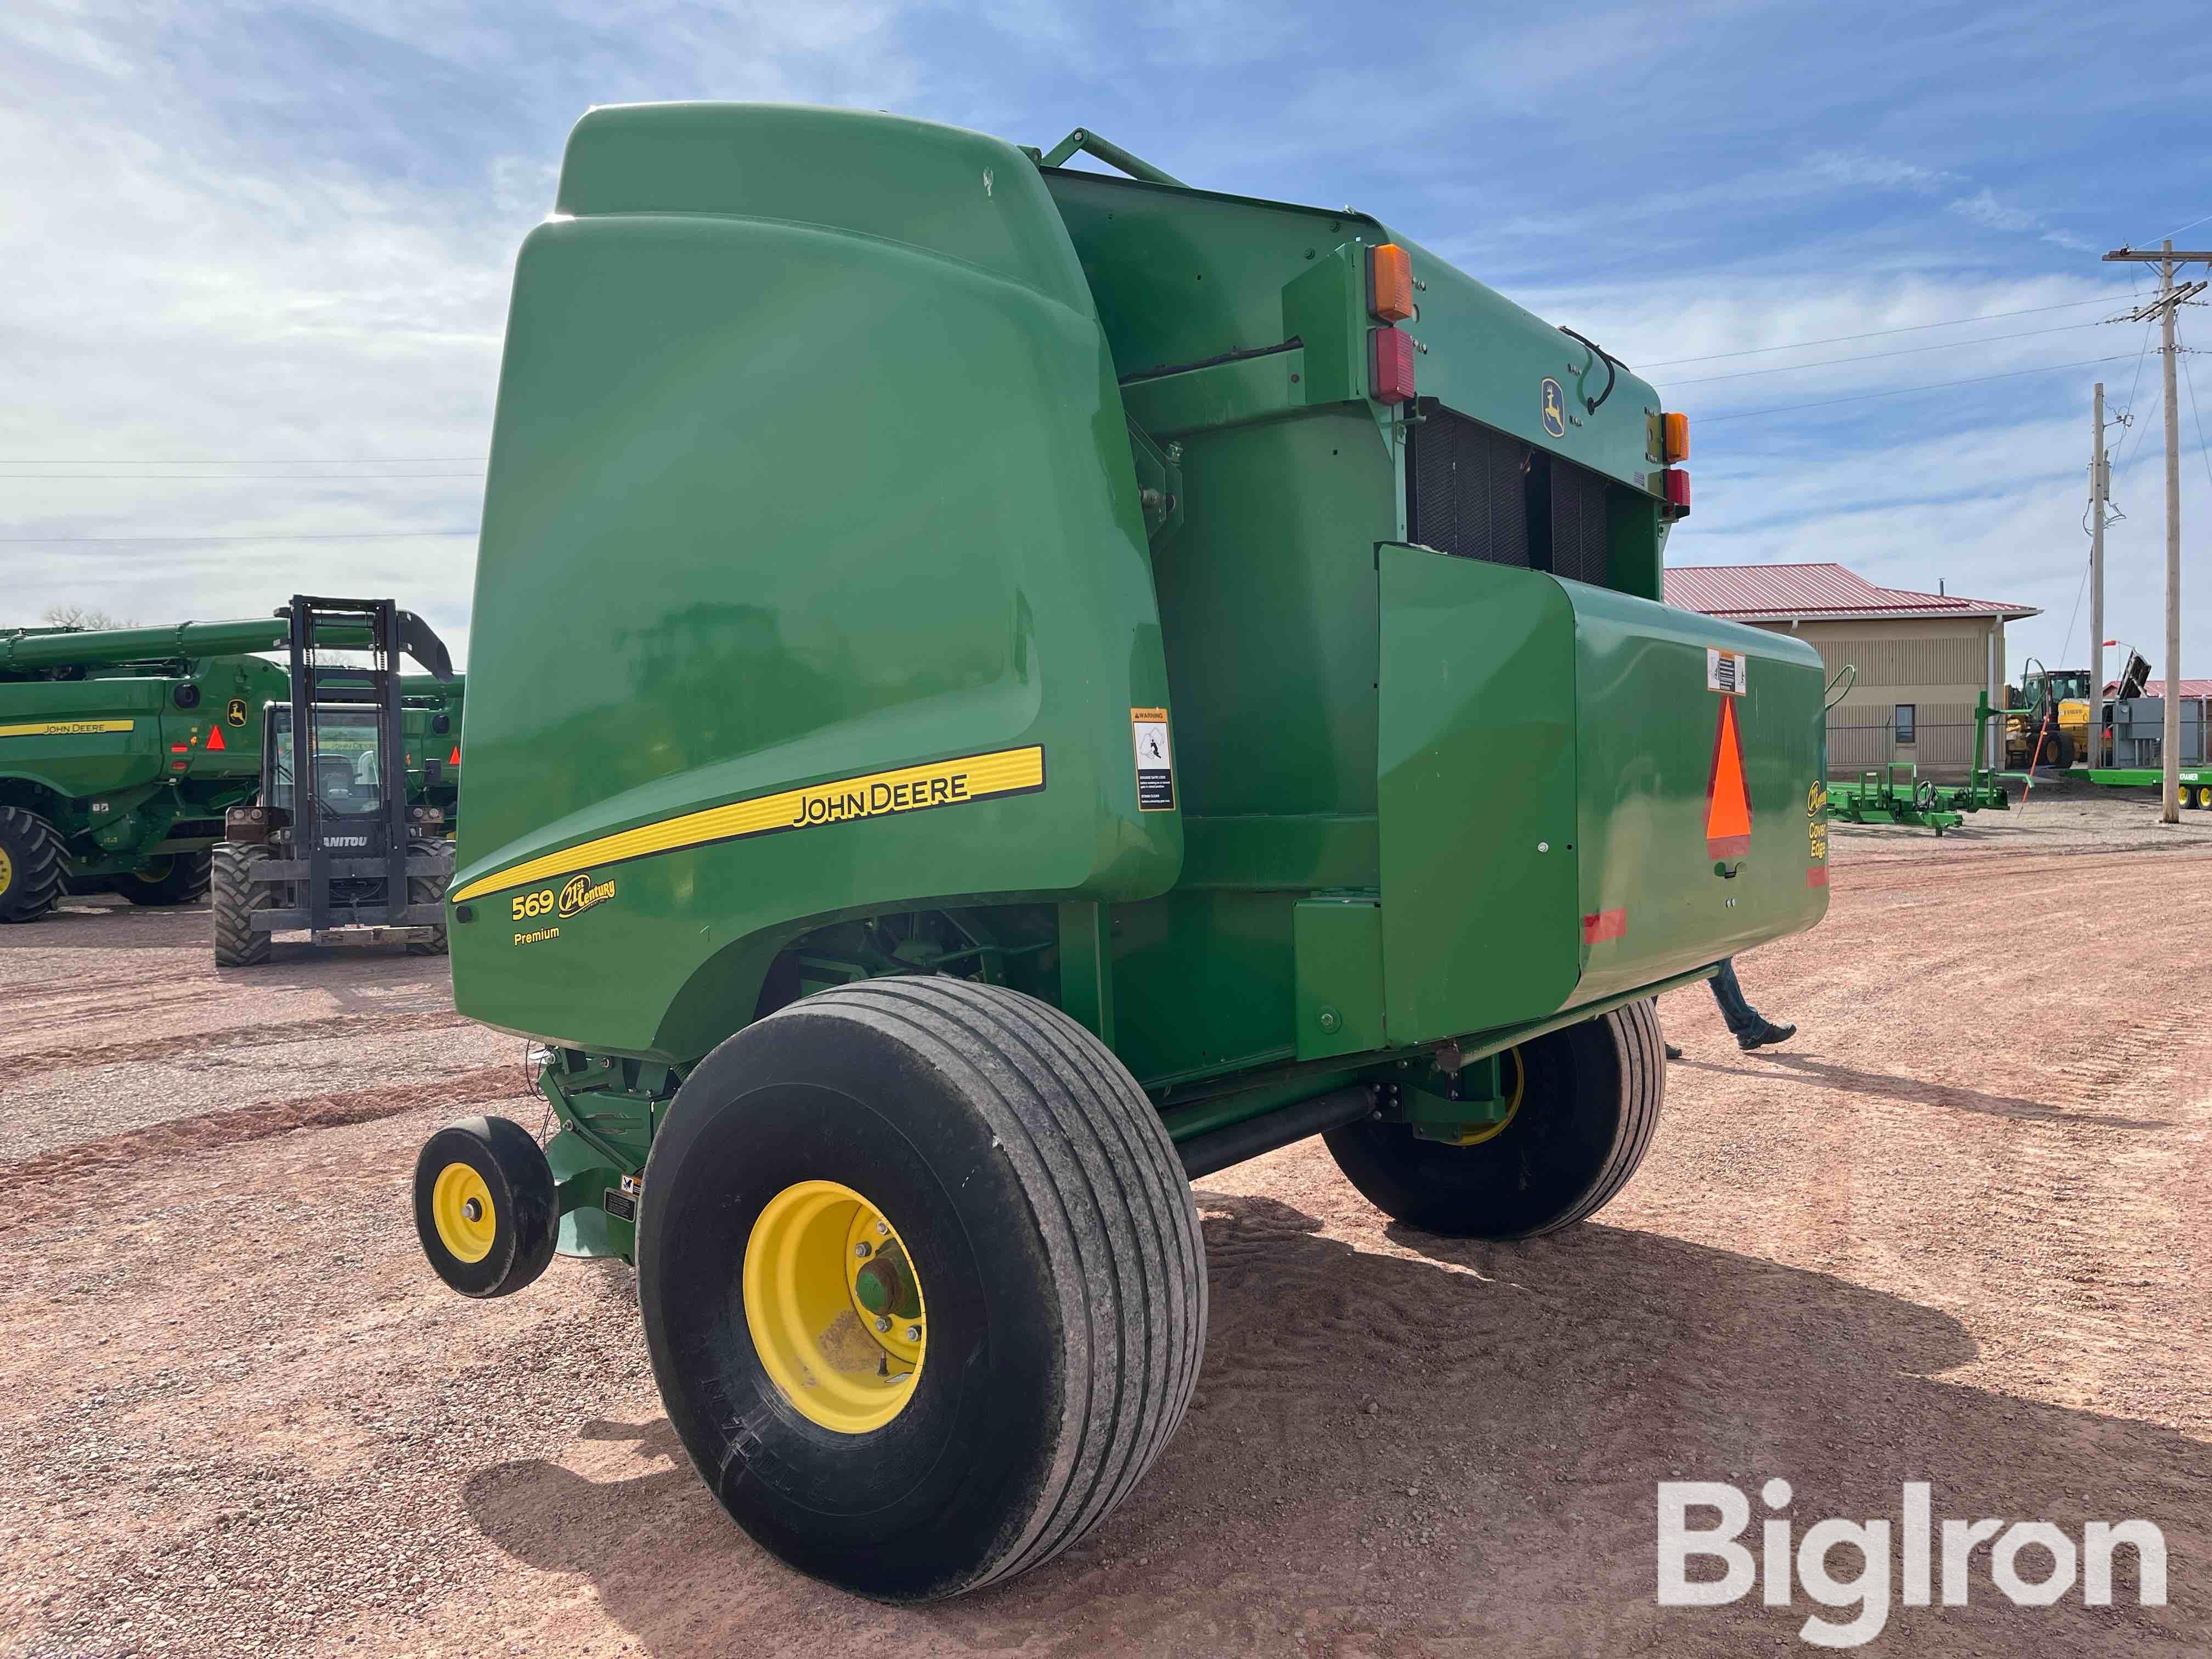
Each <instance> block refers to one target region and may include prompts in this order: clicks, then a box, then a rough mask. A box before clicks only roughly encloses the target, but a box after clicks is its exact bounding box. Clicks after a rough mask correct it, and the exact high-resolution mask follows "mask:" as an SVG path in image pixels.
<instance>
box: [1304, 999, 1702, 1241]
mask: <svg viewBox="0 0 2212 1659" xmlns="http://www.w3.org/2000/svg"><path fill="white" fill-rule="evenodd" d="M1514 1052H1515V1053H1516V1054H1518V1055H1519V1057H1520V1059H1521V1062H1522V1066H1524V1067H1525V1068H1526V1069H1525V1074H1524V1079H1523V1082H1522V1091H1523V1092H1522V1097H1521V1100H1520V1103H1519V1105H1518V1107H1517V1108H1516V1110H1515V1111H1514V1113H1513V1115H1512V1117H1511V1118H1510V1120H1509V1121H1507V1123H1506V1125H1505V1127H1504V1128H1503V1129H1502V1130H1500V1131H1498V1133H1496V1134H1495V1135H1493V1136H1492V1137H1491V1138H1490V1139H1486V1140H1483V1141H1480V1142H1478V1143H1477V1144H1475V1145H1474V1146H1450V1145H1448V1144H1446V1143H1444V1142H1442V1141H1434V1140H1422V1139H1417V1138H1416V1137H1415V1135H1414V1133H1413V1130H1411V1129H1410V1128H1408V1127H1406V1126H1405V1125H1404V1124H1401V1123H1389V1122H1383V1121H1379V1120H1376V1119H1372V1118H1369V1119H1363V1120H1361V1121H1359V1122H1357V1123H1352V1124H1347V1125H1346V1126H1345V1127H1343V1128H1340V1129H1332V1130H1330V1131H1329V1132H1328V1134H1327V1135H1326V1136H1324V1137H1323V1139H1325V1140H1326V1141H1327V1142H1328V1150H1329V1153H1330V1155H1331V1156H1332V1157H1334V1158H1335V1159H1336V1164H1337V1168H1339V1169H1340V1170H1343V1171H1344V1173H1345V1176H1346V1178H1347V1179H1348V1180H1350V1181H1351V1182H1352V1185H1353V1186H1355V1187H1357V1188H1358V1189H1359V1191H1360V1192H1361V1194H1363V1195H1364V1197H1365V1198H1366V1199H1367V1200H1368V1202H1369V1203H1370V1204H1372V1205H1374V1206H1375V1207H1376V1209H1378V1210H1381V1211H1382V1212H1383V1213H1384V1214H1386V1215H1389V1216H1391V1217H1393V1218H1395V1219H1397V1220H1400V1221H1402V1222H1404V1223H1405V1224H1406V1225H1408V1226H1411V1227H1419V1228H1420V1229H1421V1230H1422V1231H1424V1232H1431V1233H1440V1234H1443V1235H1444V1236H1445V1237H1451V1238H1491V1239H1508V1238H1530V1237H1534V1236H1535V1235H1537V1234H1539V1233H1548V1232H1552V1231H1556V1230H1557V1229H1559V1228H1561V1227H1565V1226H1569V1225H1572V1224H1573V1223H1575V1222H1577V1221H1581V1220H1583V1219H1584V1218H1587V1217H1589V1216H1592V1215H1595V1213H1596V1212H1598V1211H1599V1210H1600V1209H1601V1208H1602V1207H1603V1206H1605V1205H1606V1204H1607V1202H1608V1201H1609V1200H1611V1199H1612V1198H1613V1194H1616V1193H1618V1192H1619V1191H1620V1189H1621V1188H1623V1187H1625V1186H1626V1185H1627V1184H1628V1181H1629V1177H1630V1176H1633V1175H1634V1174H1635V1173H1636V1167H1637V1165H1638V1164H1641V1163H1642V1162H1643V1161H1644V1152H1646V1151H1647V1150H1649V1149H1650V1145H1651V1136H1652V1133H1653V1131H1654V1130H1656V1128H1657V1127H1658V1124H1659V1108H1660V1103H1661V1102H1662V1100H1664V1098H1665V1097H1666V1093H1667V1061H1666V1044H1665V1042H1663V1040H1662V1038H1661V1036H1660V1035H1659V1014H1658V1010H1657V1006H1656V1004H1655V1003H1653V1001H1652V1000H1650V998H1648V997H1647V998H1645V999H1644V1000H1643V1001H1641V1002H1632V1003H1631V1004H1629V1005H1628V1006H1626V1007H1625V1008H1617V1009H1615V1010H1614V1011H1613V1012H1611V1013H1609V1014H1601V1015H1600V1016H1599V1017H1598V1018H1595V1019H1588V1020H1584V1021H1583V1022H1582V1023H1581V1024H1578V1025H1570V1026H1567V1027H1565V1029H1563V1030H1557V1031H1553V1032H1550V1033H1549V1034H1547V1035H1546V1036H1540V1037H1537V1038H1536V1039H1534V1041H1533V1042H1526V1043H1523V1044H1522V1045H1521V1047H1520V1048H1518V1049H1516V1050H1515V1051H1514ZM1500 1070H1501V1071H1502V1072H1504V1073H1505V1074H1506V1075H1507V1076H1508V1077H1510V1076H1511V1074H1512V1062H1511V1060H1510V1059H1509V1060H1507V1062H1506V1063H1505V1065H1504V1066H1501V1067H1500Z"/></svg>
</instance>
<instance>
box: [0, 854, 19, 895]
mask: <svg viewBox="0 0 2212 1659" xmlns="http://www.w3.org/2000/svg"><path fill="white" fill-rule="evenodd" d="M14 885H15V862H14V861H13V860H11V859H9V856H8V849H7V848H4V847H0V893H4V892H6V891H7V890H9V888H10V887H13V886H14Z"/></svg>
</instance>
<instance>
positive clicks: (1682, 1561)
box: [1658, 1480, 2166, 1648]
mask: <svg viewBox="0 0 2212 1659" xmlns="http://www.w3.org/2000/svg"><path fill="white" fill-rule="evenodd" d="M1899 1495H1900V1498H1901V1499H1902V1502H1901V1503H1900V1504H1899V1512H1898V1525H1897V1527H1896V1528H1895V1532H1896V1537H1897V1552H1896V1563H1895V1565H1896V1567H1897V1575H1896V1576H1897V1580H1898V1583H1899V1588H1900V1589H1901V1591H1902V1595H1901V1596H1900V1597H1899V1599H1900V1600H1901V1601H1903V1603H1904V1605H1905V1606H1906V1607H1933V1606H1936V1605H1937V1602H1936V1600H1935V1597H1936V1594H1937V1593H1938V1592H1939V1591H1940V1592H1941V1595H1942V1602H1941V1605H1942V1606H1944V1607H1966V1606H1967V1605H1968V1604H1969V1603H1970V1601H1971V1600H1972V1594H1973V1590H1974V1584H1973V1580H1974V1577H1976V1566H1975V1556H1976V1553H1977V1552H1979V1551H1982V1550H1983V1547H1984V1546H1987V1550H1986V1553H1984V1554H1983V1556H1982V1564H1983V1565H1982V1566H1981V1569H1980V1572H1981V1576H1982V1577H1984V1579H1985V1581H1986V1584H1987V1585H1988V1586H1994V1587H1995V1589H1997V1590H1998V1591H2000V1592H2002V1595H2004V1597H2005V1599H2006V1600H2007V1601H2010V1602H2011V1603H2012V1604H2013V1605H2014V1606H2015V1607H2050V1606H2051V1605H2052V1604H2053V1603H2054V1602H2057V1601H2061V1600H2063V1599H2064V1598H2065V1597H2066V1596H2067V1595H2069V1594H2072V1593H2073V1592H2074V1591H2075V1586H2076V1585H2077V1584H2078V1585H2079V1586H2080V1594H2081V1604H2082V1605H2083V1606H2084V1607H2110V1606H2111V1605H2112V1561H2113V1558H2114V1556H2115V1554H2116V1553H2118V1552H2120V1551H2122V1550H2125V1551H2126V1552H2128V1554H2129V1556H2130V1557H2131V1558H2132V1560H2133V1564H2134V1573H2135V1599H2136V1605H2138V1606H2140V1607H2164V1606H2165V1605H2166V1534H2164V1533H2162V1532H2161V1531H2160V1530H2159V1528H2157V1527H2156V1526H2154V1525H2153V1524H2152V1523H2151V1522H2148V1521H2142V1520H2135V1521H2119V1522H2107V1521H2091V1522H2087V1524H2086V1525H2084V1526H2083V1527H2082V1528H2081V1539H2080V1541H2079V1542H2078V1543H2077V1542H2076V1541H2075V1539H2074V1537H2073V1536H2072V1535H2071V1534H2069V1533H2068V1532H2067V1531H2066V1530H2065V1529H2064V1528H2062V1527H2059V1526H2057V1525H2056V1524H2055V1523H2053V1522H2049V1521H2015V1522H2012V1523H2011V1524H2010V1525H2007V1524H2006V1522H2003V1521H2002V1520H1998V1519H1984V1520H1974V1521H1956V1520H1949V1519H1946V1520H1944V1521H1943V1522H1941V1524H1940V1526H1939V1524H1938V1523H1937V1522H1936V1519H1935V1515H1934V1510H1935V1501H1934V1488H1933V1487H1931V1486H1929V1483H1928V1482H1927V1481H1925V1480H1908V1481H1906V1482H1905V1486H1904V1487H1903V1489H1902V1492H1901V1493H1900V1494H1899ZM1759 1497H1760V1498H1761V1499H1762V1500H1763V1501H1764V1502H1765V1505H1766V1507H1767V1508H1768V1509H1769V1510H1774V1511H1777V1513H1776V1514H1774V1515H1772V1516H1769V1517H1768V1518H1767V1519H1766V1520H1765V1521H1763V1522H1761V1523H1760V1526H1759V1559H1757V1560H1755V1561H1754V1560H1753V1558H1752V1553H1751V1550H1750V1549H1749V1548H1748V1547H1746V1546H1745V1545H1743V1544H1741V1543H1739V1542H1737V1540H1738V1539H1739V1538H1741V1536H1742V1535H1743V1534H1744V1531H1745V1530H1746V1528H1748V1527H1749V1526H1750V1525H1751V1502H1750V1500H1749V1499H1748V1498H1746V1497H1745V1496H1744V1495H1743V1493H1742V1492H1740V1491H1738V1490H1737V1489H1736V1488H1735V1487H1734V1486H1729V1484H1728V1483H1727V1482H1725V1481H1721V1480H1662V1481H1661V1482H1660V1483H1659V1534H1658V1538H1659V1605H1660V1606H1661V1607H1726V1606H1727V1605H1729V1603H1730V1602H1732V1601H1741V1600H1742V1599H1743V1598H1744V1597H1745V1596H1747V1595H1750V1594H1751V1590H1752V1586H1753V1584H1757V1585H1758V1586H1759V1597H1760V1600H1761V1601H1764V1602H1765V1605H1766V1606H1768V1607H1788V1606H1790V1602H1791V1601H1792V1599H1793V1582H1794V1585H1795V1589H1798V1590H1802V1591H1803V1593H1804V1595H1806V1596H1807V1598H1808V1599H1809V1600H1811V1601H1814V1602H1815V1603H1817V1604H1818V1605H1819V1606H1820V1607H1851V1608H1855V1609H1857V1611H1856V1612H1854V1613H1852V1614H1851V1616H1850V1618H1849V1619H1848V1620H1834V1619H1824V1618H1822V1617H1821V1616H1820V1614H1819V1613H1814V1614H1813V1615H1812V1616H1811V1617H1809V1618H1808V1619H1807V1620H1805V1622H1804V1623H1803V1624H1802V1625H1800V1626H1798V1627H1797V1635H1798V1638H1799V1639H1800V1640H1802V1641H1804V1642H1808V1643H1810V1644H1812V1645H1813V1646H1814V1647H1818V1648H1856V1647H1859V1646H1862V1645H1863V1644H1866V1643H1868V1642H1871V1641H1872V1640H1873V1639H1874V1638H1875V1637H1877V1636H1879V1635H1881V1632H1882V1627H1883V1626H1885V1625H1887V1623H1888V1622H1889V1609H1890V1602H1891V1588H1890V1585H1891V1571H1890V1569H1891V1565H1892V1564H1891V1554H1890V1540H1891V1533H1892V1528H1891V1525H1890V1522H1888V1521H1887V1520H1871V1521H1842V1520H1826V1521H1815V1522H1813V1524H1812V1525H1811V1526H1809V1527H1807V1528H1805V1530H1804V1533H1803V1534H1802V1535H1801V1536H1800V1537H1799V1538H1798V1539H1797V1541H1796V1549H1795V1550H1794V1551H1793V1550H1792V1549H1791V1547H1790V1529H1791V1522H1790V1516H1787V1515H1784V1514H1782V1513H1779V1511H1783V1510H1787V1509H1788V1508H1789V1507H1790V1498H1791V1497H1792V1493H1791V1492H1790V1483H1789V1482H1788V1481H1787V1480H1769V1481H1768V1482H1767V1483H1766V1484H1765V1486H1761V1487H1760V1488H1759ZM1692 1510H1699V1511H1710V1512H1711V1514H1712V1515H1713V1516H1714V1517H1715V1518H1714V1520H1713V1522H1712V1523H1711V1525H1699V1526H1694V1527H1693V1526H1692V1525H1691V1524H1690V1513H1691V1511H1692ZM1701 1519H1702V1516H1701ZM1838 1553H1843V1554H1844V1558H1845V1559H1844V1563H1843V1564H1842V1565H1844V1568H1845V1569H1846V1571H1848V1576H1847V1577H1838V1576H1837V1573H1836V1572H1835V1571H1832V1560H1833V1558H1835V1557H1836V1556H1837V1555H1838ZM1699 1559H1702V1560H1703V1561H1704V1562H1705V1563H1707V1564H1711V1563H1712V1562H1718V1563H1719V1564H1720V1566H1721V1571H1720V1573H1719V1576H1718V1577H1714V1576H1712V1574H1711V1572H1710V1571H1705V1572H1703V1573H1701V1575H1700V1576H1699V1577H1696V1578H1692V1577H1690V1573H1689V1565H1690V1563H1691V1562H1692V1560H1699ZM1854 1567H1855V1568H1856V1571H1850V1569H1851V1568H1854ZM1983 1595H1984V1597H1986V1596H1987V1595H1988V1589H1987V1588H1984V1590H1983Z"/></svg>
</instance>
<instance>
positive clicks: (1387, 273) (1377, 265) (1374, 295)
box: [1367, 242, 1413, 323]
mask: <svg viewBox="0 0 2212 1659" xmlns="http://www.w3.org/2000/svg"><path fill="white" fill-rule="evenodd" d="M1367 313H1368V315H1370V317H1373V318H1374V319H1376V321H1378V322H1384V323H1402V322H1404V321H1405V320H1406V319H1407V318H1408V317H1411V316H1412V315H1413V260H1412V259H1410V258H1407V254H1406V250H1405V249H1403V248H1401V247H1400V246H1398V245H1397V244H1396V243H1395V242H1383V243H1381V244H1379V245H1377V246H1374V247H1371V248H1370V249H1368V250H1367Z"/></svg>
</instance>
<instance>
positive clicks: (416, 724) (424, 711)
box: [399, 674, 464, 834]
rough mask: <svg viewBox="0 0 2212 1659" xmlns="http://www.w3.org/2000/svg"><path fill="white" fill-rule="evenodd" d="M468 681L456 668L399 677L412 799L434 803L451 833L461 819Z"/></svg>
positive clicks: (415, 802) (402, 726)
mask: <svg viewBox="0 0 2212 1659" xmlns="http://www.w3.org/2000/svg"><path fill="white" fill-rule="evenodd" d="M463 690H464V681H463V677H462V676H461V675H459V674H456V675H454V676H453V678H451V679H450V680H441V679H440V678H438V677H437V676H436V675H435V674H407V675H404V676H402V677H401V678H400V681H399V694H400V706H399V714H400V729H401V731H402V732H403V733H404V738H405V747H404V760H405V763H406V766H407V799H409V800H410V802H412V803H414V804H415V805H418V806H435V807H436V808H437V809H438V811H440V812H441V813H442V814H443V815H444V817H445V822H446V829H447V833H448V834H451V833H452V832H453V829H454V828H455V827H456V826H458V825H459V823H460V821H461V703H462V700H463Z"/></svg>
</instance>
